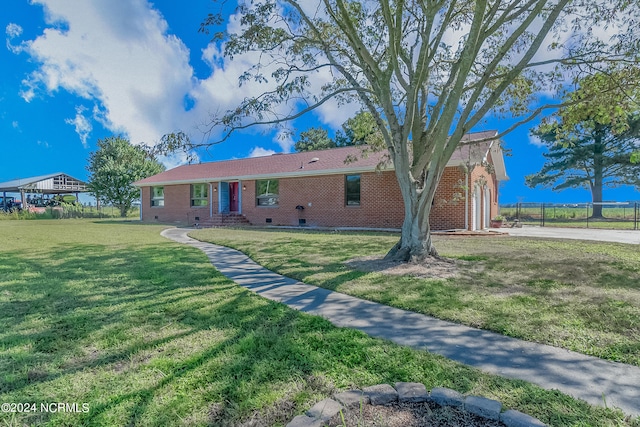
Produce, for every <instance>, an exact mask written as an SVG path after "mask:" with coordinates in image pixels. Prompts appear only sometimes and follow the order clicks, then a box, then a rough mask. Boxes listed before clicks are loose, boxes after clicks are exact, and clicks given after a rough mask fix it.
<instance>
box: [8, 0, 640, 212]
mask: <svg viewBox="0 0 640 427" xmlns="http://www.w3.org/2000/svg"><path fill="white" fill-rule="evenodd" d="M185 4H188V7H186V6H185ZM214 8H215V5H214V3H213V2H212V1H210V0H190V1H189V2H188V3H185V2H177V1H175V0H155V1H152V2H149V1H146V0H130V1H127V2H108V1H91V0H86V1H84V0H83V1H75V0H66V1H65V0H55V1H54V0H34V1H32V2H29V1H27V0H6V1H5V2H4V3H3V10H2V13H1V14H0V28H2V29H3V30H4V31H5V38H6V46H4V47H1V48H0V64H2V66H1V67H0V148H1V153H2V154H1V155H0V157H1V158H2V162H1V166H0V182H3V181H8V180H11V179H16V178H25V177H30V176H36V175H43V174H48V173H53V172H65V173H67V174H69V175H71V176H74V177H76V178H79V179H86V178H87V171H86V164H87V158H88V156H89V153H90V152H91V151H93V150H95V148H96V143H97V141H98V139H100V138H106V137H108V136H111V135H118V134H122V135H124V136H126V137H128V138H129V139H130V140H131V141H132V142H134V143H139V142H146V143H154V142H156V141H158V140H159V139H160V138H161V137H162V135H164V134H166V133H169V132H173V131H177V130H184V131H187V132H190V133H192V134H193V135H195V136H196V137H197V136H198V135H199V131H198V130H197V127H198V125H199V124H200V123H203V122H204V121H205V120H206V118H207V115H208V114H209V113H211V112H214V111H217V110H226V109H227V108H231V107H233V106H235V105H236V104H237V103H238V102H239V101H240V100H241V99H242V98H243V97H244V96H246V95H247V94H255V93H257V92H256V91H258V90H260V88H259V87H257V85H256V86H252V85H248V86H243V88H242V90H241V89H239V88H238V87H237V77H238V76H239V75H240V73H241V72H242V71H244V70H245V69H246V67H247V66H248V65H249V64H250V62H251V58H248V57H246V56H244V57H242V58H239V59H238V60H236V61H233V62H229V61H227V60H225V59H224V58H222V56H221V54H220V51H219V48H218V47H217V46H215V45H211V44H209V36H207V35H204V34H200V33H198V28H199V26H200V22H201V21H202V20H203V19H204V18H205V17H206V16H207V14H208V13H210V12H215V11H216V10H215V9H214ZM231 25H235V24H234V23H233V21H232V23H231ZM353 108H354V110H353V111H351V110H349V108H348V107H347V108H344V107H341V108H340V109H338V108H336V107H335V106H332V105H327V106H325V107H323V108H322V109H321V110H319V111H317V112H315V113H313V114H310V115H307V116H305V117H303V118H301V119H299V120H297V121H296V122H295V123H293V125H292V126H293V128H294V129H295V130H296V131H297V132H300V131H302V130H305V129H306V128H308V127H310V126H326V127H327V128H329V129H338V128H339V126H340V124H341V123H342V122H343V121H344V120H345V119H346V118H347V117H348V116H349V115H350V114H353V113H355V108H357V107H355V106H354V107H353ZM509 124H510V123H509V122H508V121H506V120H497V119H493V118H489V119H488V120H487V121H486V122H485V123H484V124H483V125H482V127H481V128H478V129H476V130H484V129H497V130H499V131H503V130H505V129H506V128H508V127H509ZM535 124H536V123H535V122H533V123H531V124H529V125H527V126H525V127H522V128H520V129H518V130H516V131H514V132H513V133H511V134H509V135H508V136H506V137H505V138H504V139H503V141H504V143H505V146H506V147H507V148H509V149H510V150H511V151H512V152H511V156H510V157H507V158H506V166H507V173H508V175H509V176H510V178H511V179H510V181H508V182H505V183H504V184H503V185H502V187H501V193H500V197H501V202H502V203H513V202H518V201H524V202H534V201H546V202H563V201H564V202H585V201H589V200H590V195H589V193H588V192H587V191H586V190H566V191H563V192H560V193H556V192H552V191H550V190H544V189H540V188H538V189H530V188H528V187H526V186H525V184H524V176H525V175H528V174H531V173H534V172H536V171H538V170H539V169H540V168H541V166H542V164H543V162H544V158H543V157H542V153H543V149H542V148H541V147H539V146H537V145H535V144H534V143H532V141H531V139H530V138H529V128H530V127H532V126H535ZM292 145H293V141H292V140H291V139H288V138H284V139H283V138H280V137H279V135H278V134H277V132H275V131H269V130H253V131H249V132H245V133H238V134H236V135H235V136H233V137H232V138H231V139H230V140H228V141H226V142H224V143H222V144H219V145H216V146H214V147H213V148H211V149H210V150H209V151H208V152H206V153H204V152H203V153H200V157H201V161H211V160H224V159H230V158H242V157H248V156H251V155H260V154H269V153H272V152H289V151H291V150H292ZM182 162H183V159H182V158H181V157H180V156H174V157H173V158H170V159H166V164H167V165H168V166H169V167H171V166H176V165H178V164H181V163H182ZM604 196H605V199H606V200H617V201H626V200H640V193H638V192H637V191H635V189H634V188H633V187H625V188H619V189H607V190H605V195H604Z"/></svg>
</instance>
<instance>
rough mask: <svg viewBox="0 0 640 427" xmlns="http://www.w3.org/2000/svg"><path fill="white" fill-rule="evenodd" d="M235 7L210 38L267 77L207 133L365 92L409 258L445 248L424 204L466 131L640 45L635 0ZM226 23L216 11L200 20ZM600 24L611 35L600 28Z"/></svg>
mask: <svg viewBox="0 0 640 427" xmlns="http://www.w3.org/2000/svg"><path fill="white" fill-rule="evenodd" d="M237 16H238V20H237V23H238V24H239V25H234V26H233V28H234V30H233V31H232V32H226V31H224V30H223V31H220V32H217V33H216V35H215V37H214V39H215V40H216V42H220V41H222V42H223V44H224V53H225V55H226V57H227V58H231V59H232V58H234V57H236V56H240V55H252V57H253V58H256V59H255V61H256V62H255V65H254V67H252V68H250V69H249V70H247V71H246V72H245V73H244V74H243V75H242V77H241V79H240V85H242V84H244V83H246V82H248V81H254V82H259V83H265V84H266V85H267V86H265V87H266V89H265V91H264V92H263V93H262V94H260V95H258V96H255V97H248V98H246V99H245V100H244V101H243V102H241V103H240V104H239V105H238V106H237V108H234V109H231V110H229V111H227V112H225V113H223V114H219V115H215V116H212V117H211V121H210V128H209V129H210V132H212V133H216V134H217V133H218V132H221V134H220V135H221V136H220V137H219V138H216V139H215V140H214V141H213V142H211V141H209V140H207V141H205V143H204V144H205V145H206V144H211V143H214V142H221V141H224V140H226V139H227V138H228V137H229V135H231V134H232V133H233V132H235V131H237V130H239V129H244V128H247V127H249V126H256V125H273V124H274V123H283V122H285V121H288V120H293V119H296V118H297V117H300V116H301V115H302V114H305V113H307V112H309V111H312V110H313V109H315V108H318V107H320V106H322V105H323V104H325V103H326V102H327V101H329V100H332V99H333V100H337V102H338V103H345V102H359V103H360V104H361V106H362V107H363V108H364V109H365V110H366V111H367V112H368V113H370V114H371V117H372V118H373V121H374V122H375V123H376V125H377V128H378V131H379V132H380V135H381V139H382V140H383V141H384V146H385V147H386V148H387V149H388V151H389V157H390V159H391V161H392V162H393V164H394V169H395V173H396V177H397V180H398V183H399V186H400V191H401V193H402V197H403V201H404V205H405V219H404V222H403V226H402V236H401V239H400V241H399V242H398V244H397V245H396V246H395V248H394V249H393V250H392V251H390V253H389V256H391V257H394V258H396V259H405V260H406V259H409V258H413V259H419V258H421V257H423V256H427V255H429V254H436V251H435V248H434V247H433V245H432V242H431V230H430V226H429V214H430V211H431V206H432V202H433V197H434V195H435V191H436V187H437V184H438V182H439V180H440V177H441V175H442V173H443V172H444V169H445V167H446V164H447V162H448V160H449V159H450V158H451V156H452V154H453V153H454V151H455V150H456V149H457V148H458V147H459V146H460V144H461V143H462V142H461V141H462V137H463V135H464V134H466V133H467V132H469V131H471V130H472V129H474V128H475V127H476V126H480V125H481V124H482V123H483V120H484V119H485V118H486V117H487V116H488V115H489V114H494V115H498V116H500V115H504V116H507V115H508V116H512V117H516V118H517V120H516V123H515V124H514V127H515V126H517V125H519V124H522V123H526V122H528V121H529V120H531V119H532V118H534V117H535V116H536V115H537V114H539V113H540V112H541V111H544V110H545V109H546V108H548V107H549V105H539V106H538V107H537V108H532V107H531V106H532V105H534V104H533V103H534V102H538V101H539V99H537V94H538V93H539V92H540V91H541V90H542V89H545V90H547V91H553V92H555V91H558V90H562V88H563V84H564V83H565V82H566V79H567V78H569V79H571V78H572V77H577V76H580V75H581V74H583V73H592V72H593V71H595V70H598V69H602V68H603V67H606V66H607V64H608V63H611V62H616V63H617V64H618V66H619V67H621V68H625V67H635V66H637V63H638V59H639V58H638V52H640V49H639V47H640V42H639V41H638V39H637V37H636V36H635V34H634V31H635V23H637V22H638V21H639V19H638V18H639V17H640V6H639V5H638V3H637V2H636V1H631V0H506V1H505V0H425V1H415V0H409V1H406V0H375V1H374V0H361V1H357V0H318V1H313V0H309V1H305V2H298V1H294V0H255V1H248V0H246V1H243V0H241V1H240V2H239V4H238V8H237ZM222 22H223V19H222V17H221V15H211V16H209V18H208V19H207V20H206V21H205V22H204V23H203V26H202V28H201V29H202V30H203V31H208V30H209V29H210V28H211V27H212V26H214V27H215V26H216V25H219V24H221V23H222ZM597 25H599V26H600V27H602V28H604V27H606V28H615V29H616V34H615V36H614V37H613V38H612V39H610V38H609V37H608V36H607V38H606V39H603V40H598V39H597V38H596V36H597V35H598V34H601V33H602V32H601V31H596V30H595V26H597ZM318 74H320V75H321V76H322V79H321V80H322V81H323V82H324V84H322V86H319V85H318V84H316V83H315V80H314V76H316V75H318ZM554 105H555V106H556V107H557V103H554ZM296 106H298V107H299V108H295V107H296ZM509 130H510V129H506V130H505V132H507V131H509ZM503 133H504V132H503Z"/></svg>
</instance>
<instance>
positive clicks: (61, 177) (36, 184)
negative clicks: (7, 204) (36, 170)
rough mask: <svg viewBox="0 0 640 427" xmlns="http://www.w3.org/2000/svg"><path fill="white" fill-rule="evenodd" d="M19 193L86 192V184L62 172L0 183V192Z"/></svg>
mask: <svg viewBox="0 0 640 427" xmlns="http://www.w3.org/2000/svg"><path fill="white" fill-rule="evenodd" d="M20 191H26V192H37V193H44V194H60V193H70V192H73V193H75V192H80V193H82V192H85V191H88V189H87V183H86V182H84V181H80V180H79V179H76V178H74V177H72V176H69V175H67V174H65V173H62V172H56V173H51V174H48V175H40V176H33V177H30V178H20V179H14V180H12V181H7V182H2V183H0V192H8V193H19V192H20Z"/></svg>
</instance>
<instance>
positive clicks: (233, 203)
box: [229, 182, 238, 212]
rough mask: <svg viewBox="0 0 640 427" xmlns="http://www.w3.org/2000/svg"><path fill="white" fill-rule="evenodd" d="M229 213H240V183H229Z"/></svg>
mask: <svg viewBox="0 0 640 427" xmlns="http://www.w3.org/2000/svg"><path fill="white" fill-rule="evenodd" d="M229 211H230V212H238V183H237V182H230V183H229Z"/></svg>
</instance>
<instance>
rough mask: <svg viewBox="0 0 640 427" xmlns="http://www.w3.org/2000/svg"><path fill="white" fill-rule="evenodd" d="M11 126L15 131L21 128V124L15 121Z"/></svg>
mask: <svg viewBox="0 0 640 427" xmlns="http://www.w3.org/2000/svg"><path fill="white" fill-rule="evenodd" d="M11 126H12V127H13V128H14V129H18V128H19V127H20V123H18V121H17V120H14V121H12V122H11Z"/></svg>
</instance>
